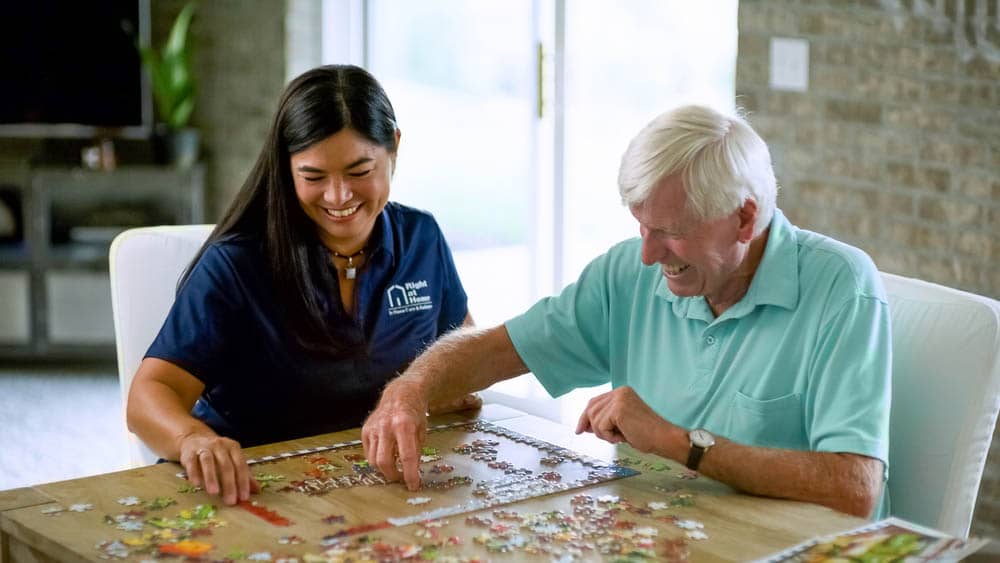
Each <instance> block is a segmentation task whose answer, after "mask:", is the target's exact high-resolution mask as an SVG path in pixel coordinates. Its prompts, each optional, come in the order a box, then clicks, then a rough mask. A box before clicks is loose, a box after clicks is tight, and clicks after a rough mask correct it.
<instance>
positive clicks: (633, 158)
mask: <svg viewBox="0 0 1000 563" xmlns="http://www.w3.org/2000/svg"><path fill="white" fill-rule="evenodd" d="M678 173H679V174H681V180H682V182H683V185H684V189H685V190H686V193H687V208H688V212H689V213H691V215H692V216H693V218H694V219H695V220H698V221H706V220H711V219H718V218H720V217H724V216H726V215H729V214H730V213H732V212H733V211H736V210H737V209H739V208H740V207H741V206H742V205H743V203H744V202H745V201H746V200H748V199H752V200H754V202H756V204H757V221H756V224H755V225H754V235H757V234H759V233H761V232H762V231H763V230H764V229H766V228H767V226H768V225H769V224H770V223H771V217H772V216H773V215H774V206H775V199H776V198H777V193H778V186H777V183H776V181H775V179H774V169H773V168H772V167H771V153H770V151H768V149H767V144H765V143H764V140H763V139H761V138H760V135H758V134H757V132H756V131H754V130H753V128H751V127H750V125H749V124H748V123H747V122H746V121H745V120H744V119H743V118H742V117H739V116H731V115H723V114H721V113H719V112H717V111H715V110H713V109H711V108H707V107H704V106H695V105H691V106H682V107H679V108H676V109H673V110H671V111H668V112H666V113H663V114H661V115H660V116H658V117H656V118H655V119H653V121H651V122H650V123H649V125H646V127H644V128H643V129H642V131H639V134H638V135H636V136H635V138H634V139H632V142H630V143H629V145H628V149H627V150H626V151H625V154H624V155H622V163H621V168H619V171H618V191H619V193H620V194H621V197H622V203H624V204H625V205H628V206H629V207H635V206H639V205H642V204H643V203H644V202H645V201H646V200H647V199H648V198H649V197H650V195H651V194H652V192H653V188H654V187H655V186H656V184H657V183H658V182H659V181H660V180H662V179H663V178H666V177H668V176H672V175H674V174H678Z"/></svg>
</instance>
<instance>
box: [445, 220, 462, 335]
mask: <svg viewBox="0 0 1000 563" xmlns="http://www.w3.org/2000/svg"><path fill="white" fill-rule="evenodd" d="M438 252H439V254H440V256H441V269H442V276H441V279H442V280H443V281H444V283H443V288H442V291H441V308H440V315H439V316H438V327H437V335H438V336H441V335H442V334H444V333H446V332H448V331H450V330H452V329H454V328H456V327H459V326H462V323H463V322H465V317H466V315H468V314H469V298H468V296H467V295H466V294H465V287H463V286H462V280H461V279H460V278H459V277H458V269H457V268H456V267H455V259H454V258H453V257H452V254H451V248H449V247H448V242H447V241H445V239H444V235H443V234H441V232H440V229H439V230H438Z"/></svg>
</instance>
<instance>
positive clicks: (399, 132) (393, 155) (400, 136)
mask: <svg viewBox="0 0 1000 563" xmlns="http://www.w3.org/2000/svg"><path fill="white" fill-rule="evenodd" d="M402 136H403V132H402V131H400V130H399V129H396V150H394V151H392V155H391V156H390V158H391V160H392V172H391V174H393V175H395V174H396V155H397V154H399V139H401V138H402Z"/></svg>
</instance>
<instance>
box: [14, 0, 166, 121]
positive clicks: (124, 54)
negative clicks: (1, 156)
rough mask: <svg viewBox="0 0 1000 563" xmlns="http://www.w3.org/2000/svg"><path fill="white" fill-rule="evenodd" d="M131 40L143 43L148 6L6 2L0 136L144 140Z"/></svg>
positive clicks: (143, 93) (145, 91)
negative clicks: (109, 137)
mask: <svg viewBox="0 0 1000 563" xmlns="http://www.w3.org/2000/svg"><path fill="white" fill-rule="evenodd" d="M137 42H138V43H141V44H144V45H145V44H148V42H149V3H148V0H84V1H81V0H16V1H14V2H5V3H4V7H3V8H0V137H43V138H44V137H59V138H92V137H96V136H113V137H124V138H133V139H135V138H147V137H149V135H150V132H151V131H152V122H153V119H152V117H153V115H152V114H153V106H152V97H151V94H150V88H149V81H148V79H147V77H146V75H145V72H143V69H142V63H141V60H140V58H139V54H138V51H137V50H136V43H137Z"/></svg>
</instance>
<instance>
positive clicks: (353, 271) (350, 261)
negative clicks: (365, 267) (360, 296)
mask: <svg viewBox="0 0 1000 563" xmlns="http://www.w3.org/2000/svg"><path fill="white" fill-rule="evenodd" d="M330 252H332V253H333V255H334V256H336V257H337V258H347V267H346V268H344V277H345V278H347V279H349V280H353V279H354V278H356V277H358V268H357V266H355V265H354V259H355V258H357V257H358V256H364V254H365V249H364V248H362V249H361V250H359V251H357V252H355V253H354V254H351V255H344V254H341V253H339V252H337V251H336V250H331V251H330Z"/></svg>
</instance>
